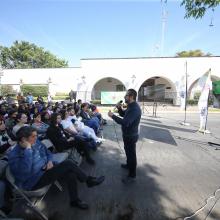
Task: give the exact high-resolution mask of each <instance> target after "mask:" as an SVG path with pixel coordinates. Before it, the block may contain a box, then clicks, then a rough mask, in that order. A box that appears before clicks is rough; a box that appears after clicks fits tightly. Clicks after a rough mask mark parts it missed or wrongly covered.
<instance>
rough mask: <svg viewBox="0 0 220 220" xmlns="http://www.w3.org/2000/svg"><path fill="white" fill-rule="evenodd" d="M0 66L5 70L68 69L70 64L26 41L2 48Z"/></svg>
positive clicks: (0, 47) (0, 48) (0, 49)
mask: <svg viewBox="0 0 220 220" xmlns="http://www.w3.org/2000/svg"><path fill="white" fill-rule="evenodd" d="M0 64H1V65H2V67H3V68H56V67H67V66H68V62H67V61H65V60H63V59H59V58H58V57H56V56H55V55H53V54H52V53H50V52H49V51H46V50H44V48H42V47H38V46H36V45H35V44H32V43H29V42H26V41H21V42H18V41H15V42H14V43H13V45H12V46H11V47H9V48H8V47H3V46H0Z"/></svg>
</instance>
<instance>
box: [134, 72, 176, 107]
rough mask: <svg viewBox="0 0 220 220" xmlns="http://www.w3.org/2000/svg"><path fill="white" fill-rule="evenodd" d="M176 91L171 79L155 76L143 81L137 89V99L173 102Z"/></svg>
mask: <svg viewBox="0 0 220 220" xmlns="http://www.w3.org/2000/svg"><path fill="white" fill-rule="evenodd" d="M176 98H177V92H176V87H175V85H174V83H172V81H171V80H169V79H167V78H164V77H160V76H155V77H151V78H149V79H147V80H146V81H144V82H143V83H142V85H141V87H140V89H139V90H138V101H141V102H143V101H144V102H148V101H149V102H151V101H162V102H168V103H171V104H174V103H175V102H176Z"/></svg>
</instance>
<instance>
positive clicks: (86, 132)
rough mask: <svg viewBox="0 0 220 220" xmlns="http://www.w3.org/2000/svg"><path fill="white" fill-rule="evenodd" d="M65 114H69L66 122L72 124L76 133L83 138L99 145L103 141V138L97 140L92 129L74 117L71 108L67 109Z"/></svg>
mask: <svg viewBox="0 0 220 220" xmlns="http://www.w3.org/2000/svg"><path fill="white" fill-rule="evenodd" d="M67 112H68V113H69V116H68V117H67V120H68V121H70V122H71V123H72V124H74V127H75V129H76V130H77V132H79V133H80V134H82V135H83V136H86V137H88V138H92V139H93V140H94V141H95V142H96V143H97V144H101V143H102V142H103V141H104V139H103V138H99V137H97V136H96V134H95V132H94V130H93V129H92V128H90V127H88V126H86V125H85V124H84V123H83V122H81V121H80V120H79V119H78V118H77V117H76V115H75V111H74V109H73V108H68V109H67ZM66 124H67V123H66Z"/></svg>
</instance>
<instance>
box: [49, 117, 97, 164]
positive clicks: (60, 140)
mask: <svg viewBox="0 0 220 220" xmlns="http://www.w3.org/2000/svg"><path fill="white" fill-rule="evenodd" d="M61 121H62V118H61V115H60V114H59V113H53V114H52V115H51V124H50V126H49V128H48V129H47V137H48V138H49V139H50V140H51V142H52V143H53V145H54V146H55V148H56V150H57V151H58V152H62V151H64V150H67V149H71V148H73V147H75V148H76V149H77V151H78V152H79V153H80V154H81V155H82V154H83V155H84V156H85V158H86V161H87V162H88V163H90V164H95V161H94V160H93V159H92V158H91V156H90V153H89V150H88V147H87V145H86V144H87V143H85V142H84V141H83V140H81V139H79V138H74V137H73V136H70V135H68V134H67V133H66V132H65V131H64V129H63V126H62V125H61Z"/></svg>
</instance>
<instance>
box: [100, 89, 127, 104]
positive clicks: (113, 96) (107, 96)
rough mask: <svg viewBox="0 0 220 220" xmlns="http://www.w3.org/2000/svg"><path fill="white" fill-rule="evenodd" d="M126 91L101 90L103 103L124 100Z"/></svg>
mask: <svg viewBox="0 0 220 220" xmlns="http://www.w3.org/2000/svg"><path fill="white" fill-rule="evenodd" d="M125 94H126V92H101V104H104V105H106V104H109V105H115V104H117V103H118V102H119V101H120V100H123V101H124V96H125Z"/></svg>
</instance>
